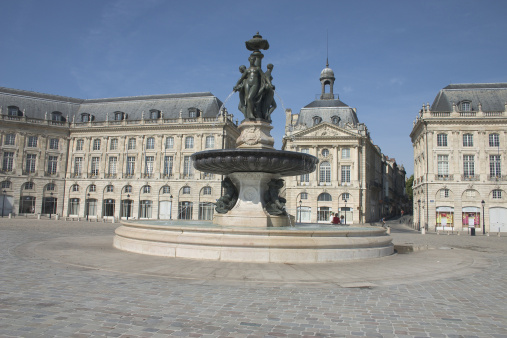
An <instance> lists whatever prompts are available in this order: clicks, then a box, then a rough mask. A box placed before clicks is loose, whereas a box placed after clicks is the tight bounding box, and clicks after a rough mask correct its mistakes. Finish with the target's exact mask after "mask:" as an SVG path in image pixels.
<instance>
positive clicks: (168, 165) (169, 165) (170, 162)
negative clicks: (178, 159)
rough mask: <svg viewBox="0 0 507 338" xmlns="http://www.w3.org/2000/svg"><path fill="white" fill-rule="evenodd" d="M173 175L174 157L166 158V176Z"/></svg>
mask: <svg viewBox="0 0 507 338" xmlns="http://www.w3.org/2000/svg"><path fill="white" fill-rule="evenodd" d="M172 174H173V157H172V156H165V157H164V176H165V177H169V176H172Z"/></svg>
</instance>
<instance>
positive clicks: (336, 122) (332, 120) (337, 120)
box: [331, 116, 340, 125]
mask: <svg viewBox="0 0 507 338" xmlns="http://www.w3.org/2000/svg"><path fill="white" fill-rule="evenodd" d="M331 122H332V123H333V124H335V125H338V124H339V123H340V118H339V117H338V116H333V117H331Z"/></svg>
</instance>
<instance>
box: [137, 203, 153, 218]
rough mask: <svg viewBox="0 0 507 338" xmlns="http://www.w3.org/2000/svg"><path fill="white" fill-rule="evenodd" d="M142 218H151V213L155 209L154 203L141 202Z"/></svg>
mask: <svg viewBox="0 0 507 338" xmlns="http://www.w3.org/2000/svg"><path fill="white" fill-rule="evenodd" d="M140 209H141V210H140V212H139V213H140V215H139V217H140V218H151V213H152V209H153V202H152V201H141V203H140Z"/></svg>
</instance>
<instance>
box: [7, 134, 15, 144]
mask: <svg viewBox="0 0 507 338" xmlns="http://www.w3.org/2000/svg"><path fill="white" fill-rule="evenodd" d="M15 144H16V134H7V135H5V145H6V146H13V145H15Z"/></svg>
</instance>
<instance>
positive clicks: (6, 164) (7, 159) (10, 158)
mask: <svg viewBox="0 0 507 338" xmlns="http://www.w3.org/2000/svg"><path fill="white" fill-rule="evenodd" d="M13 165H14V153H13V152H7V151H6V152H4V159H3V163H2V170H3V171H12V169H13Z"/></svg>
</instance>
